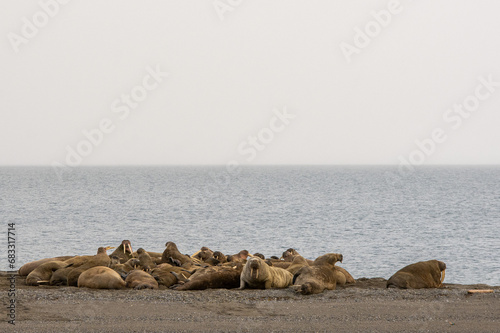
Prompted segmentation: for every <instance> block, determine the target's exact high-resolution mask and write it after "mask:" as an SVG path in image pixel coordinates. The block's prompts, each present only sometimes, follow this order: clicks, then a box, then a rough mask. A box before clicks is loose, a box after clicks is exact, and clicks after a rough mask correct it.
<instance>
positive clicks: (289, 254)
mask: <svg viewBox="0 0 500 333" xmlns="http://www.w3.org/2000/svg"><path fill="white" fill-rule="evenodd" d="M297 256H300V253H298V252H297V250H295V249H292V248H289V249H288V250H286V251H285V252H283V254H282V255H281V258H280V259H283V260H284V261H287V262H292V261H293V259H294V258H295V257H297ZM306 261H307V263H308V264H309V265H312V263H313V261H312V260H310V259H306Z"/></svg>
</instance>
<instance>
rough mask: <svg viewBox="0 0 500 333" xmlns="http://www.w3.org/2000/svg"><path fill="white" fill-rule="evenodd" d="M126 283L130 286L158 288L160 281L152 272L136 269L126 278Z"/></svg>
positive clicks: (135, 287) (137, 288)
mask: <svg viewBox="0 0 500 333" xmlns="http://www.w3.org/2000/svg"><path fill="white" fill-rule="evenodd" d="M125 284H126V286H127V287H128V288H134V289H136V290H139V289H158V282H156V280H155V278H154V277H152V276H151V274H149V273H146V272H144V271H142V270H138V269H134V270H133V271H131V272H130V273H129V274H128V275H127V278H126V279H125Z"/></svg>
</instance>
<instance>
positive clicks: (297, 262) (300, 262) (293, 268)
mask: <svg viewBox="0 0 500 333" xmlns="http://www.w3.org/2000/svg"><path fill="white" fill-rule="evenodd" d="M306 266H309V263H308V262H307V260H306V259H305V258H304V257H303V256H300V255H298V256H295V258H293V261H292V262H291V265H290V266H288V268H286V270H287V271H289V272H290V273H292V274H293V275H295V273H297V272H298V271H299V270H300V269H301V268H302V267H306Z"/></svg>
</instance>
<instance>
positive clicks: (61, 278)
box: [49, 262, 74, 286]
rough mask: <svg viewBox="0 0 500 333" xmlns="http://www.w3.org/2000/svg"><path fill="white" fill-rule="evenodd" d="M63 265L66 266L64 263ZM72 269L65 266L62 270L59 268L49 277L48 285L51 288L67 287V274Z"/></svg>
mask: <svg viewBox="0 0 500 333" xmlns="http://www.w3.org/2000/svg"><path fill="white" fill-rule="evenodd" d="M65 264H67V263H66V262H65ZM73 269H74V268H73V267H72V266H69V267H68V266H65V267H62V268H59V269H58V270H57V271H55V272H54V273H52V276H51V277H50V281H49V284H50V285H51V286H67V285H68V274H69V273H70V272H71V271H72V270H73Z"/></svg>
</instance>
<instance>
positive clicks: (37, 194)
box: [0, 166, 500, 285]
mask: <svg viewBox="0 0 500 333" xmlns="http://www.w3.org/2000/svg"><path fill="white" fill-rule="evenodd" d="M239 171H240V172H239V173H238V174H237V175H235V174H230V173H228V172H227V171H226V169H225V167H88V168H87V167H86V168H77V169H74V170H72V171H70V172H66V173H64V174H63V176H62V179H60V178H58V176H57V174H56V173H55V172H54V170H53V169H52V168H43V167H17V168H14V167H3V168H0V216H1V219H2V224H3V227H2V228H3V229H4V231H3V232H4V236H3V237H1V239H2V241H1V242H2V243H1V246H2V248H3V249H4V250H3V252H4V255H3V256H2V260H1V264H2V265H1V267H0V269H1V270H8V266H7V260H6V257H7V250H6V249H7V245H6V238H7V237H6V234H7V224H8V223H12V222H15V223H16V237H17V240H16V249H17V266H16V268H19V267H20V266H21V265H22V264H24V263H26V262H28V261H32V260H36V259H41V258H45V257H51V256H57V255H74V254H94V253H95V252H96V251H97V248H98V247H99V246H107V245H111V246H118V245H119V244H120V242H121V240H122V239H129V240H130V241H131V242H132V246H133V249H134V250H136V249H137V248H139V247H144V248H145V249H147V250H149V251H156V252H162V251H163V248H164V244H165V242H167V241H174V242H175V243H177V245H178V247H179V249H180V250H181V252H183V253H192V252H195V251H196V250H198V249H199V248H200V247H201V246H208V247H210V248H211V249H212V250H220V251H222V252H224V253H227V254H232V253H236V252H238V251H240V250H242V249H247V250H249V251H250V252H252V253H255V252H261V253H263V254H264V255H266V256H271V255H277V256H279V255H280V254H281V253H282V252H283V251H284V250H286V249H287V248H289V247H293V248H295V249H297V250H298V251H299V252H300V253H301V254H302V255H304V256H305V257H307V258H315V257H316V256H318V255H321V254H323V253H327V252H339V253H342V254H343V255H344V263H343V264H341V266H342V267H344V268H346V269H347V270H349V272H350V273H351V274H352V275H353V276H354V277H355V278H359V277H384V278H389V277H390V276H391V275H392V274H393V273H394V272H395V271H396V270H398V269H399V268H401V267H403V266H405V265H407V264H410V263H414V262H416V261H421V260H429V259H439V260H442V261H444V262H446V264H447V267H448V268H447V270H446V280H445V282H449V283H487V284H491V285H500V260H499V255H500V168H499V167H425V168H420V169H417V170H416V171H415V172H413V173H411V174H408V175H405V176H400V174H399V173H398V171H397V169H396V168H394V167H339V166H331V167H308V166H302V167H301V166H297V167H294V166H276V167H244V168H241V169H240V170H239Z"/></svg>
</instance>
